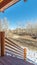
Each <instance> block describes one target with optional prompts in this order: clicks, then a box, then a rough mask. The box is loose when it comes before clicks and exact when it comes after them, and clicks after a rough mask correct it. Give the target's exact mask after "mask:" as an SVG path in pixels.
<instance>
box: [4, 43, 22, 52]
mask: <svg viewBox="0 0 37 65" xmlns="http://www.w3.org/2000/svg"><path fill="white" fill-rule="evenodd" d="M5 46H7V47H10V48H11V49H14V50H15V51H17V52H19V53H23V51H22V52H21V50H19V49H17V48H15V47H13V46H12V45H9V44H5Z"/></svg>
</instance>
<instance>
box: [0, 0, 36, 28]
mask: <svg viewBox="0 0 37 65" xmlns="http://www.w3.org/2000/svg"><path fill="white" fill-rule="evenodd" d="M5 17H6V18H7V20H8V22H9V27H10V28H11V29H12V28H16V27H18V25H20V24H22V25H25V24H26V23H27V22H28V21H29V22H32V23H34V22H35V20H36V21H37V0H27V2H24V0H20V1H19V2H18V3H16V4H15V5H13V6H11V7H10V8H8V9H6V10H5V11H4V13H2V12H0V19H3V18H5Z"/></svg>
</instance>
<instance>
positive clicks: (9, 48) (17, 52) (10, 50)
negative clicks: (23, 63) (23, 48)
mask: <svg viewBox="0 0 37 65" xmlns="http://www.w3.org/2000/svg"><path fill="white" fill-rule="evenodd" d="M6 49H7V50H9V51H11V52H15V53H16V54H20V55H22V54H21V53H19V52H17V51H15V50H12V49H10V48H9V47H6V48H5V50H6Z"/></svg>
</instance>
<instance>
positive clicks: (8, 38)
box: [5, 38, 23, 50]
mask: <svg viewBox="0 0 37 65" xmlns="http://www.w3.org/2000/svg"><path fill="white" fill-rule="evenodd" d="M5 39H7V40H8V41H10V42H11V43H13V44H15V45H16V46H18V48H19V49H22V50H23V48H21V47H20V46H19V45H17V44H16V43H14V41H12V40H11V39H10V38H5Z"/></svg>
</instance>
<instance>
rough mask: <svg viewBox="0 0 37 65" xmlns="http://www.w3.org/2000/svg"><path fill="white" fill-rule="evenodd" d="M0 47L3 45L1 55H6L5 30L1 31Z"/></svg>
mask: <svg viewBox="0 0 37 65" xmlns="http://www.w3.org/2000/svg"><path fill="white" fill-rule="evenodd" d="M0 45H1V46H0V47H1V54H0V55H1V56H4V50H5V32H0Z"/></svg>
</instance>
